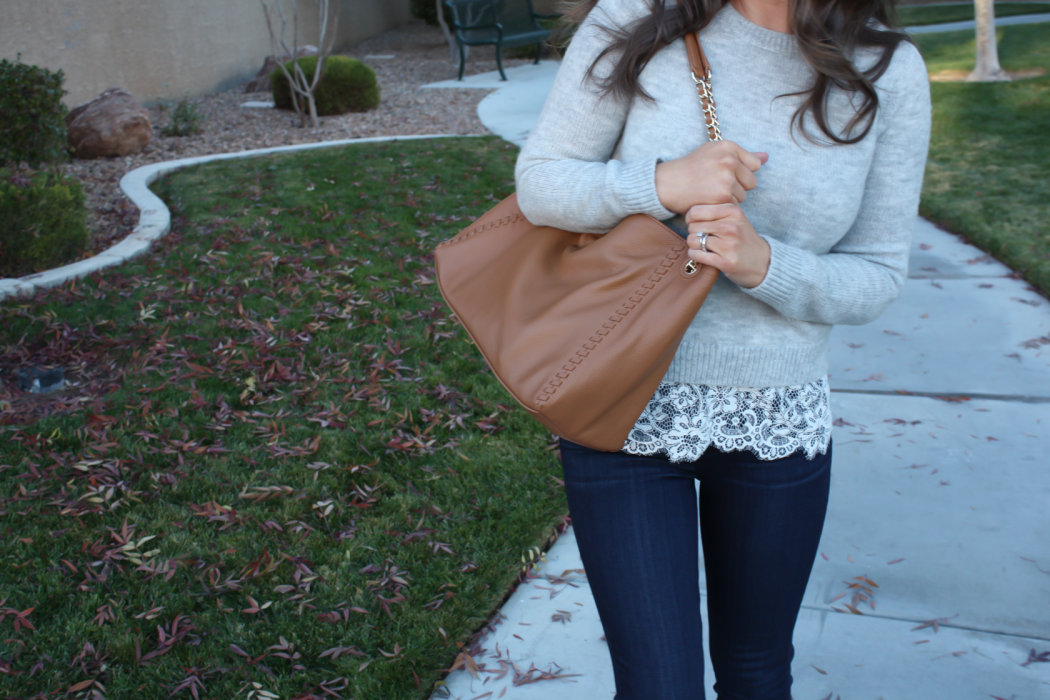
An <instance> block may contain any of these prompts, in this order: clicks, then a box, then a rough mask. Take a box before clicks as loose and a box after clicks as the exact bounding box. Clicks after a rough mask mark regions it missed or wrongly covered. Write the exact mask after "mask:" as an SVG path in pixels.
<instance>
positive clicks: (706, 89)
mask: <svg viewBox="0 0 1050 700" xmlns="http://www.w3.org/2000/svg"><path fill="white" fill-rule="evenodd" d="M692 75H693V81H694V82H695V83H696V92H697V94H698V95H700V102H701V104H702V109H703V112H704V121H705V122H707V135H708V136H709V137H710V138H711V140H712V141H721V140H722V130H721V129H719V128H718V112H716V111H715V93H714V91H712V90H711V70H710V69H708V71H707V75H705V76H703V77H701V78H697V77H696V73H693V74H692Z"/></svg>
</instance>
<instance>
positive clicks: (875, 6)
mask: <svg viewBox="0 0 1050 700" xmlns="http://www.w3.org/2000/svg"><path fill="white" fill-rule="evenodd" d="M637 1H638V2H641V1H643V0H637ZM644 1H645V2H647V3H648V5H649V14H648V15H647V16H645V17H643V18H642V19H640V20H638V21H637V22H635V23H633V24H631V25H630V26H628V27H626V28H623V29H616V28H610V27H603V29H604V30H605V31H606V32H608V33H609V35H610V37H611V38H612V41H611V43H610V44H609V45H608V46H606V47H605V49H603V50H602V52H601V53H600V54H599V55H598V58H597V59H595V62H594V64H593V65H591V67H590V70H588V76H589V77H590V78H592V79H596V78H595V76H594V68H595V66H597V64H598V62H599V61H601V60H602V58H604V57H605V56H606V55H608V54H619V58H618V59H617V60H616V63H615V65H614V67H613V69H612V72H611V73H610V74H609V75H608V76H606V77H605V78H603V79H601V80H597V82H598V85H599V87H600V88H601V89H602V91H603V93H604V94H607V95H613V96H615V97H621V98H631V97H636V96H637V97H642V98H644V99H649V100H651V99H652V96H651V95H649V94H648V93H647V92H646V91H645V90H644V89H643V88H642V86H641V84H640V83H639V81H638V78H639V76H640V75H641V72H642V69H644V68H645V66H646V65H647V64H648V63H649V61H650V60H651V59H652V57H653V56H655V55H656V53H657V52H659V51H660V50H661V49H662V48H664V47H665V46H667V45H668V44H670V43H671V42H673V41H675V40H677V39H679V38H680V37H683V36H685V35H686V34H688V33H690V32H697V31H700V30H701V29H703V28H704V27H706V26H707V25H708V24H709V23H710V22H711V20H712V19H714V16H715V15H716V14H717V13H718V12H719V11H720V10H721V9H722V8H723V7H725V5H726V4H728V2H729V0H677V4H675V5H672V6H670V7H665V4H664V2H665V0H644ZM567 4H568V8H567V11H566V13H565V15H564V28H565V29H566V30H571V29H574V28H575V27H577V26H579V25H580V23H582V22H583V20H584V19H585V18H586V17H587V14H588V13H589V12H590V11H591V10H592V9H594V6H595V5H597V4H598V0H576V1H575V2H569V3H567ZM791 9H792V17H791V27H792V33H793V34H794V36H795V39H796V40H797V41H798V48H799V50H800V51H801V53H802V56H803V57H804V58H805V60H806V61H807V62H808V63H809V65H810V66H811V67H812V68H813V70H814V72H815V73H816V78H815V80H814V81H813V85H812V87H810V88H809V89H808V90H802V91H800V92H793V93H788V94H786V95H781V97H794V96H801V97H804V99H803V101H802V104H801V105H800V106H799V108H798V109H797V110H796V111H795V114H794V116H793V117H792V119H791V125H792V128H794V127H795V125H796V124H797V125H798V127H799V130H800V131H801V132H802V133H803V134H804V135H805V136H806V138H807V139H809V140H811V141H812V140H813V138H812V136H810V134H809V133H808V132H807V131H806V118H807V116H809V117H811V118H812V119H813V121H814V122H816V124H817V126H818V127H819V128H820V131H821V132H822V133H823V134H824V135H825V136H827V137H828V138H829V139H831V141H832V142H833V143H837V144H852V143H857V142H858V141H860V140H862V139H863V138H864V137H865V136H867V135H868V132H869V131H871V126H872V124H873V123H874V120H875V112H876V111H877V110H878V107H879V96H878V94H877V93H876V92H875V86H874V83H875V81H876V80H878V79H879V77H880V76H881V75H882V74H883V73H885V72H886V69H887V68H888V67H889V65H890V61H891V60H892V59H893V54H894V52H895V51H896V50H897V47H898V46H899V45H900V43H901V42H902V41H909V39H908V35H907V34H904V33H903V32H901V31H897V30H896V29H894V28H896V27H899V23H898V21H897V13H896V9H895V7H894V0H792V3H791ZM876 23H877V24H876ZM880 25H881V26H880ZM861 48H875V49H881V55H880V56H879V59H878V60H877V61H876V62H875V64H874V65H872V66H871V67H870V68H868V69H867V70H865V71H861V70H859V69H858V68H857V67H856V66H855V65H854V63H853V61H852V60H851V59H850V56H852V55H853V53H854V51H856V50H857V49H861ZM833 88H838V89H841V90H845V91H847V92H851V93H859V95H860V97H861V101H860V106H859V107H858V108H857V112H856V114H854V115H853V117H852V118H851V119H850V121H849V122H848V123H847V124H846V126H845V128H844V129H843V133H842V134H836V133H835V132H834V131H833V130H832V129H831V126H830V125H829V124H828V95H829V93H830V92H831V90H832V89H833Z"/></svg>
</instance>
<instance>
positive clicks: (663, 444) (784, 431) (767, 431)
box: [623, 378, 831, 462]
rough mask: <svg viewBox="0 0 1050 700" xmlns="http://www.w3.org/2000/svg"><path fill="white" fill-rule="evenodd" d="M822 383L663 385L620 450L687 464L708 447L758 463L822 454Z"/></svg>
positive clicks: (826, 424) (826, 419)
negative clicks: (799, 454)
mask: <svg viewBox="0 0 1050 700" xmlns="http://www.w3.org/2000/svg"><path fill="white" fill-rule="evenodd" d="M829 393H830V388H829V387H828V381H827V379H826V378H824V379H820V380H818V381H815V382H811V383H809V384H803V385H801V386H787V387H769V388H764V389H752V388H746V387H727V386H708V385H704V384H673V383H664V384H661V385H660V386H659V388H658V389H657V390H656V393H655V394H654V395H653V398H652V399H651V400H650V401H649V404H648V405H647V406H646V407H645V410H644V411H643V412H642V415H641V416H640V417H639V418H638V422H637V423H635V426H634V428H632V429H631V432H630V434H629V435H628V437H627V442H626V443H625V444H624V448H623V451H624V452H627V453H628V454H635V455H655V454H664V455H666V456H667V457H668V459H670V460H671V461H672V462H692V461H695V460H697V459H699V458H700V455H702V454H703V453H704V451H705V450H706V449H707V448H708V447H710V446H711V445H714V446H715V448H716V449H718V450H719V451H721V452H733V451H742V450H750V451H751V452H753V453H754V454H755V456H757V457H758V458H759V459H760V460H773V459H780V458H782V457H787V456H788V455H790V454H792V453H793V452H796V451H798V450H800V449H801V450H804V451H805V453H806V457H807V458H808V459H813V458H814V457H816V455H817V453H820V454H826V453H827V451H828V443H829V442H830V441H831V409H830V407H829V405H828V403H829V401H828V399H829Z"/></svg>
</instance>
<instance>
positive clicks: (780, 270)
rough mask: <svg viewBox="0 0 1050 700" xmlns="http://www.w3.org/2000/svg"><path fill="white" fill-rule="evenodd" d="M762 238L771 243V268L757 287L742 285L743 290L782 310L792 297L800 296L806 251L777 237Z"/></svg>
mask: <svg viewBox="0 0 1050 700" xmlns="http://www.w3.org/2000/svg"><path fill="white" fill-rule="evenodd" d="M762 238H764V239H765V240H766V242H767V243H769V270H768V271H767V272H766V278H765V279H764V280H762V281H761V282H760V283H759V285H758V286H757V287H750V288H748V287H741V290H742V291H743V292H744V293H745V294H747V295H749V296H751V297H754V298H755V299H758V300H759V301H762V302H765V303H766V304H769V305H770V306H772V307H773V308H774V309H776V310H777V311H780V310H781V309H783V308H784V307H785V306H786V305H787V304H788V303H789V302H790V301H791V300H792V298H794V297H797V296H798V290H799V280H801V279H803V274H804V270H805V268H806V263H805V256H806V251H804V250H802V249H800V248H796V247H795V246H791V245H788V244H787V243H781V242H780V241H778V240H776V239H775V238H770V237H768V236H762Z"/></svg>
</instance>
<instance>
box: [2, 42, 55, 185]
mask: <svg viewBox="0 0 1050 700" xmlns="http://www.w3.org/2000/svg"><path fill="white" fill-rule="evenodd" d="M64 80H65V76H64V75H63V74H62V71H58V72H57V73H52V72H51V71H49V70H47V69H45V68H39V67H37V66H30V65H26V64H25V63H22V61H21V60H19V59H15V61H14V62H12V61H8V60H7V59H4V60H2V61H0V166H2V165H7V164H17V163H23V162H25V163H29V164H30V165H33V166H36V165H39V164H40V163H56V162H60V161H63V160H65V159H66V158H67V156H68V155H69V146H68V145H67V144H66V141H67V134H66V113H67V110H66V106H65V105H63V104H62V96H63V95H65V94H66V91H65V90H64V89H63V88H62V82H63V81H64Z"/></svg>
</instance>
